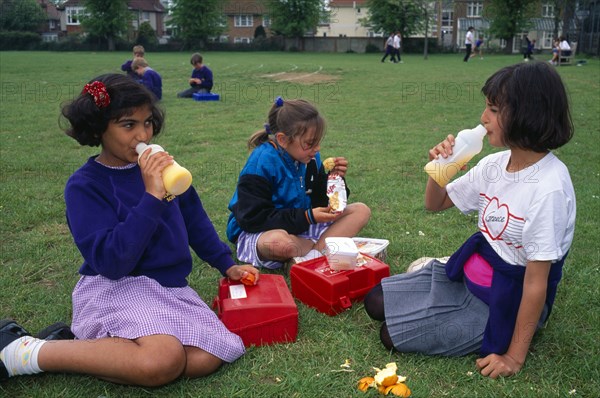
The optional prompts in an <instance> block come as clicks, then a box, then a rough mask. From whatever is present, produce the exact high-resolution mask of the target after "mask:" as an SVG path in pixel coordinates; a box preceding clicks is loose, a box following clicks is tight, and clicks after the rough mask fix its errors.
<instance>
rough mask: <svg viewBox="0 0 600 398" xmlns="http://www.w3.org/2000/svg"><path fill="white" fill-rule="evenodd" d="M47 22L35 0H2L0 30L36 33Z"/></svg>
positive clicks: (0, 3)
mask: <svg viewBox="0 0 600 398" xmlns="http://www.w3.org/2000/svg"><path fill="white" fill-rule="evenodd" d="M45 20H46V15H45V14H44V12H43V11H42V8H41V7H40V5H39V4H38V3H37V2H36V1H35V0H0V30H12V31H22V32H36V31H37V30H38V28H39V27H40V25H41V24H42V23H43V22H44V21H45Z"/></svg>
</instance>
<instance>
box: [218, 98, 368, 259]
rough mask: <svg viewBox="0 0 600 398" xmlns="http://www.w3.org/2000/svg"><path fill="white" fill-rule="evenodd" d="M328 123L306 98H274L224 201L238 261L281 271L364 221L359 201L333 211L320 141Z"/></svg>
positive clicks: (339, 165) (342, 169) (339, 169)
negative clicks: (267, 114)
mask: <svg viewBox="0 0 600 398" xmlns="http://www.w3.org/2000/svg"><path fill="white" fill-rule="evenodd" d="M324 134H325V120H324V119H323V117H322V116H321V115H320V114H319V111H318V110H317V109H316V108H315V107H314V106H313V105H312V104H310V103H309V102H307V101H304V100H288V101H284V100H283V98H281V97H278V98H277V99H276V100H275V103H274V104H273V106H272V107H271V110H270V112H269V121H268V123H266V124H265V128H264V129H263V130H260V131H258V132H256V133H254V134H253V135H252V136H251V137H250V139H249V141H248V147H249V148H250V149H253V151H252V153H251V154H250V157H249V158H248V161H247V162H246V165H245V166H244V168H243V169H242V171H241V173H240V177H239V181H238V184H237V189H236V191H235V193H234V195H233V198H232V199H231V202H230V203H229V210H230V211H231V214H230V216H229V222H228V225H227V237H228V238H229V240H230V241H231V242H232V243H235V244H237V255H238V258H239V260H240V261H244V262H247V263H252V264H254V266H255V267H266V268H272V269H273V268H279V267H281V266H282V263H283V262H285V261H288V260H290V259H292V258H293V257H299V256H307V255H308V256H307V257H311V258H314V257H318V256H320V255H321V254H322V253H323V250H324V249H325V237H327V236H331V237H353V236H355V235H356V234H357V233H358V232H359V231H360V230H361V229H362V228H363V227H364V226H365V225H366V224H367V222H368V221H369V218H370V216H371V210H370V209H369V208H368V207H367V206H366V205H365V204H363V203H352V204H349V205H348V206H347V207H346V209H345V210H344V211H343V212H342V213H337V214H336V213H332V212H331V209H330V208H329V205H328V197H327V195H326V187H327V174H326V172H325V170H324V167H323V164H322V161H321V155H320V153H319V150H320V143H321V140H322V139H323V135H324ZM334 159H335V166H334V167H333V169H332V170H331V171H330V172H331V173H337V174H339V175H340V176H342V177H344V176H345V175H346V171H347V169H348V161H347V160H346V159H345V158H343V157H336V158H334Z"/></svg>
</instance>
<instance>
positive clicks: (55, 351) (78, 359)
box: [38, 334, 186, 387]
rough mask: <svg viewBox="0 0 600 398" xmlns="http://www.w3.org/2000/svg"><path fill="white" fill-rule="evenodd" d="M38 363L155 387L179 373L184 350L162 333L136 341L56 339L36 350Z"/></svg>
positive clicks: (57, 369)
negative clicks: (37, 351)
mask: <svg viewBox="0 0 600 398" xmlns="http://www.w3.org/2000/svg"><path fill="white" fill-rule="evenodd" d="M38 364H39V366H40V368H41V369H42V370H44V371H47V372H65V373H79V374H87V375H91V376H96V377H99V378H101V379H104V380H108V381H111V382H113V383H119V384H131V385H139V386H147V387H157V386H161V385H164V384H167V383H169V382H172V381H173V380H175V379H177V378H178V377H179V376H181V374H182V373H183V371H184V369H185V366H186V352H185V349H184V347H183V345H182V344H181V342H180V341H179V340H178V339H177V338H176V337H174V336H169V335H162V334H159V335H151V336H145V337H140V338H139V339H136V340H127V339H122V338H118V337H107V338H102V339H97V340H56V341H48V342H47V343H46V344H44V346H43V347H42V348H41V349H40V353H39V356H38Z"/></svg>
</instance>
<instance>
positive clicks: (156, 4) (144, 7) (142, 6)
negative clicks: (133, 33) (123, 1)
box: [127, 0, 165, 12]
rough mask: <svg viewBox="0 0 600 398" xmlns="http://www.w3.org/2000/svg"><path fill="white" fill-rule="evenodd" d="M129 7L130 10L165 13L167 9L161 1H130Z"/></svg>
mask: <svg viewBox="0 0 600 398" xmlns="http://www.w3.org/2000/svg"><path fill="white" fill-rule="evenodd" d="M127 7H128V8H129V9H130V10H141V11H152V12H165V7H163V5H162V4H161V3H160V1H159V0H129V1H128V2H127Z"/></svg>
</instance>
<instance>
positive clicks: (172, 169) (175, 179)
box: [135, 142, 192, 196]
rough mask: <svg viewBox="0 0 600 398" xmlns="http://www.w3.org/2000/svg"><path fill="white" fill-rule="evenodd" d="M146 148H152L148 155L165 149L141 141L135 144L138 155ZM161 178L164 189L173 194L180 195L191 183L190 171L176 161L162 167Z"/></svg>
mask: <svg viewBox="0 0 600 398" xmlns="http://www.w3.org/2000/svg"><path fill="white" fill-rule="evenodd" d="M148 148H150V149H151V150H152V152H150V156H152V155H154V154H155V153H158V152H164V151H165V150H164V149H163V147H161V146H160V145H156V144H151V145H147V144H144V143H143V142H140V143H139V144H137V145H136V147H135V151H136V152H137V153H138V155H141V154H142V153H144V152H145V151H146V149H148ZM162 179H163V184H165V190H166V191H167V192H168V193H170V194H172V195H175V196H177V195H181V194H182V193H184V192H185V191H187V190H188V188H189V187H190V185H192V173H190V172H189V170H188V169H186V168H185V167H182V166H180V165H179V163H177V162H173V164H171V165H169V166H167V167H165V168H164V170H163V171H162Z"/></svg>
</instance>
